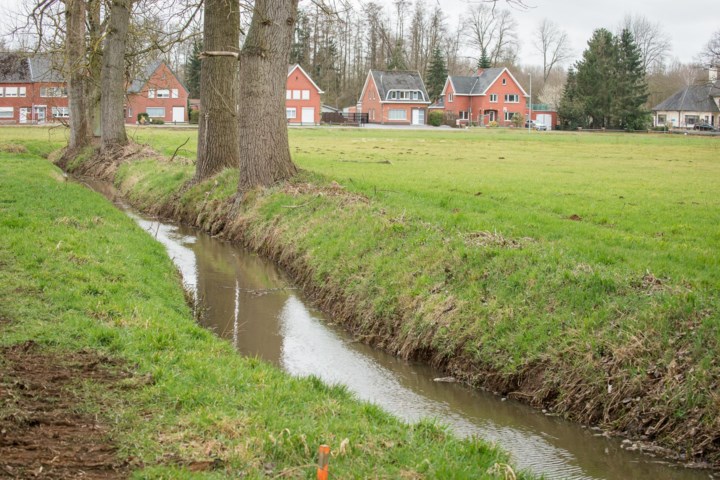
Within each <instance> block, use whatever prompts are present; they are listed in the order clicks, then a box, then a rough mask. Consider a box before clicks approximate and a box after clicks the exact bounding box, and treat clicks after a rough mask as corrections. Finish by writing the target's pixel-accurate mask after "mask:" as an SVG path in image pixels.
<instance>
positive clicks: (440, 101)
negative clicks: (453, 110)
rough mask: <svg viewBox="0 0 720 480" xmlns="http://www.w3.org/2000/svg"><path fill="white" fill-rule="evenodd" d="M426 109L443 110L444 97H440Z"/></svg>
mask: <svg viewBox="0 0 720 480" xmlns="http://www.w3.org/2000/svg"><path fill="white" fill-rule="evenodd" d="M428 108H439V109H445V96H441V97H440V98H438V100H437V102H435V103H433V104H432V105H430V106H429V107H428Z"/></svg>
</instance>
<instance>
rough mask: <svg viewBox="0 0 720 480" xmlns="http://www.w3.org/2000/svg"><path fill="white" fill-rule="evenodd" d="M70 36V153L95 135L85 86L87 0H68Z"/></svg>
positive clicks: (66, 10) (67, 23)
mask: <svg viewBox="0 0 720 480" xmlns="http://www.w3.org/2000/svg"><path fill="white" fill-rule="evenodd" d="M65 20H66V25H67V36H66V40H65V52H66V55H67V62H66V64H67V65H68V67H69V75H68V102H69V107H70V141H69V145H68V146H69V148H70V150H77V149H78V148H82V147H84V146H86V145H88V144H89V143H90V139H91V133H90V124H89V123H88V117H87V111H86V108H87V107H86V101H85V100H86V96H85V95H86V84H85V71H86V66H85V58H86V55H85V0H65Z"/></svg>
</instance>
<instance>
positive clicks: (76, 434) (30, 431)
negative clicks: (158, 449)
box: [0, 342, 130, 479]
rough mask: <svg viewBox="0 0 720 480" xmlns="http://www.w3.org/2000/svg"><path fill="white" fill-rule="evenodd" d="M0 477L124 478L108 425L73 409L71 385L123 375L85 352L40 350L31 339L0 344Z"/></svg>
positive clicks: (109, 380)
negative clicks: (63, 352) (109, 435)
mask: <svg viewBox="0 0 720 480" xmlns="http://www.w3.org/2000/svg"><path fill="white" fill-rule="evenodd" d="M0 355H1V356H2V357H1V358H2V360H1V361H0V478H35V477H38V478H47V479H60V478H89V479H113V478H127V477H128V476H129V473H130V467H129V465H128V464H127V463H126V462H123V461H121V460H120V459H118V458H117V455H116V450H115V447H114V446H113V445H112V444H111V443H109V442H108V440H107V433H108V426H107V425H104V424H102V423H100V420H99V419H98V418H96V417H95V416H91V415H89V414H83V413H78V412H79V408H78V407H79V406H80V405H81V403H82V400H81V399H80V398H78V396H77V395H76V394H75V393H74V389H73V387H74V386H76V385H77V384H78V383H79V382H82V381H84V380H91V381H93V382H95V383H99V384H103V385H112V384H114V383H117V382H118V381H119V380H121V379H122V378H124V377H126V376H127V375H126V374H124V373H122V372H120V371H119V369H117V368H112V366H113V361H112V360H110V359H107V358H103V357H100V356H98V355H97V354H96V353H91V352H84V351H81V352H75V353H70V354H62V355H61V354H52V353H45V352H42V351H41V350H40V348H39V347H38V346H37V345H36V344H35V343H34V342H26V343H24V344H21V345H13V346H11V347H3V348H0Z"/></svg>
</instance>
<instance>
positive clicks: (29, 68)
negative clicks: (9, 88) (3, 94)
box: [0, 52, 65, 83]
mask: <svg viewBox="0 0 720 480" xmlns="http://www.w3.org/2000/svg"><path fill="white" fill-rule="evenodd" d="M63 81H65V79H64V78H63V75H62V72H61V71H60V69H59V68H58V67H57V65H54V64H53V61H52V58H51V57H49V56H47V55H36V56H34V57H27V56H26V55H23V54H20V53H9V52H4V53H0V83H32V82H63Z"/></svg>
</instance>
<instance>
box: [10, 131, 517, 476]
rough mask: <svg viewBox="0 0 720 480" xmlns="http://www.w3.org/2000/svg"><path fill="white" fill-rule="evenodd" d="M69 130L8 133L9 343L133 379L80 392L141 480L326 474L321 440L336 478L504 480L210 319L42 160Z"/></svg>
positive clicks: (478, 453)
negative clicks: (245, 345) (228, 335)
mask: <svg viewBox="0 0 720 480" xmlns="http://www.w3.org/2000/svg"><path fill="white" fill-rule="evenodd" d="M58 133H59V132H57V131H53V132H51V133H50V135H52V137H48V131H46V130H37V129H28V130H17V129H3V130H0V332H1V334H0V347H6V346H10V345H17V344H23V343H24V342H27V341H28V340H32V341H34V342H36V343H37V344H39V346H40V348H41V349H42V350H43V351H48V352H78V351H88V350H89V351H93V352H98V354H99V355H101V357H100V358H108V357H109V358H113V359H117V360H118V361H119V365H120V367H118V368H123V369H125V370H128V371H130V372H132V376H130V377H129V378H125V379H123V380H122V381H121V384H120V385H119V386H115V387H114V388H111V389H106V388H103V387H100V386H98V385H96V384H94V383H93V382H92V381H81V382H79V383H78V384H77V385H76V388H75V392H74V393H75V394H77V395H78V396H79V397H80V398H81V399H82V403H81V405H79V406H78V409H79V410H81V411H83V412H86V413H88V414H91V415H94V416H98V417H100V418H103V419H105V421H106V423H107V424H109V425H110V426H111V428H110V431H109V433H108V435H109V437H110V440H111V441H112V443H113V444H114V445H115V446H116V447H117V450H118V456H119V457H120V458H121V459H126V460H127V461H128V462H130V464H131V466H132V467H133V469H134V470H135V472H134V474H133V476H134V478H226V477H228V476H230V477H233V478H235V477H243V478H278V477H281V478H315V472H314V468H313V464H314V459H315V452H316V450H317V447H318V446H319V445H320V444H322V443H328V444H330V445H331V446H332V450H333V457H332V459H331V472H332V476H333V477H334V478H443V479H445V478H503V474H504V470H503V468H502V467H496V468H495V470H494V471H495V472H497V473H490V472H489V469H492V468H493V467H495V466H496V464H498V463H501V464H504V463H505V462H506V458H505V456H504V455H503V454H502V453H501V452H499V451H497V450H495V449H493V448H491V447H490V446H488V445H487V444H486V443H484V442H482V441H480V440H474V439H473V440H458V439H456V438H455V437H453V436H452V435H450V434H448V433H446V431H444V430H443V429H442V428H440V427H437V426H435V425H433V424H432V423H430V422H422V423H419V424H417V425H406V424H403V423H402V422H400V421H398V420H397V419H395V418H394V417H392V416H390V415H389V414H386V413H384V412H383V411H381V410H380V409H379V408H377V407H375V406H372V405H370V404H367V403H362V402H359V401H356V400H355V399H354V398H353V397H352V395H350V394H349V393H348V392H347V391H346V390H344V389H343V388H340V387H328V386H326V385H324V384H323V383H322V382H320V381H318V380H317V379H315V378H306V379H295V378H291V377H289V376H288V375H286V374H283V373H282V372H280V371H279V370H278V369H276V368H274V367H271V366H268V365H266V364H264V363H262V362H260V361H258V360H256V359H252V358H241V357H240V356H238V355H237V354H236V353H235V351H234V350H233V349H232V347H231V345H230V344H228V343H227V342H224V341H222V340H219V339H217V338H216V337H214V336H213V335H212V334H211V333H209V332H208V331H206V330H204V329H202V328H201V327H199V326H197V325H196V324H195V322H194V320H193V318H192V314H191V311H190V308H189V307H188V306H187V305H186V303H185V298H184V293H183V291H182V288H181V284H180V279H179V276H178V273H177V271H176V270H175V268H174V266H173V265H172V262H171V261H170V259H169V258H168V257H167V255H166V253H165V251H164V249H163V247H162V246H161V245H160V244H159V243H156V242H154V241H152V240H151V239H150V238H149V237H148V236H147V234H146V233H145V232H143V231H142V230H141V229H140V228H139V227H138V226H136V225H135V223H134V222H133V221H132V220H131V219H130V218H128V217H127V216H125V215H124V214H123V213H122V212H120V211H118V210H117V209H116V208H115V207H114V206H112V205H111V204H109V203H108V202H107V201H106V200H105V199H104V198H102V197H101V196H100V195H98V194H95V193H93V192H91V191H89V190H87V189H85V188H83V187H82V186H80V185H77V184H74V183H71V182H68V181H66V179H65V178H64V177H63V175H62V173H61V171H60V170H59V169H58V168H56V167H55V166H53V165H52V164H51V163H50V162H48V161H47V160H45V159H43V158H41V155H46V154H48V153H49V152H50V151H51V150H52V149H53V146H54V145H53V143H61V142H62V138H61V135H58ZM141 164H142V165H143V167H142V168H145V167H146V166H145V165H144V164H143V162H140V163H138V164H137V165H135V164H134V163H133V164H132V165H126V166H125V167H123V171H125V170H124V168H131V169H133V168H135V166H140V165H141ZM168 167H169V168H170V167H172V168H174V167H175V166H174V165H169V166H168ZM160 179H161V177H156V180H160ZM136 186H137V187H138V188H139V187H140V184H137V185H136ZM3 361H4V359H0V362H3ZM69 373H71V374H72V372H69ZM0 383H2V379H0ZM48 401H52V399H48ZM11 414H13V412H8V411H4V410H0V415H2V416H3V419H5V418H4V417H5V416H7V415H11ZM198 465H201V466H203V465H204V466H211V467H212V468H210V467H208V468H207V469H205V468H203V469H202V470H204V471H192V470H193V467H197V466H198ZM524 478H527V477H524Z"/></svg>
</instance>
